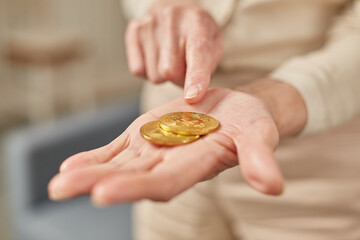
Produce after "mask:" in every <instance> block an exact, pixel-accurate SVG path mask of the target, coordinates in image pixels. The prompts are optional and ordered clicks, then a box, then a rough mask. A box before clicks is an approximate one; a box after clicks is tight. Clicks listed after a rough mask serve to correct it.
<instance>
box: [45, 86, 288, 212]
mask: <svg viewBox="0 0 360 240" xmlns="http://www.w3.org/2000/svg"><path fill="white" fill-rule="evenodd" d="M173 111H186V112H200V113H206V114H209V115H211V116H213V117H215V118H216V119H218V120H219V122H220V124H221V127H220V128H219V129H218V130H217V131H215V132H213V133H211V134H208V135H206V136H203V137H201V138H200V139H199V140H197V141H196V142H193V143H190V144H186V145H180V146H175V147H163V146H157V145H153V144H151V143H149V142H148V141H146V140H144V139H143V138H142V137H141V136H140V133H139V129H140V127H141V126H142V125H143V124H145V123H147V122H150V121H154V120H157V119H158V118H159V117H160V116H162V115H163V114H165V113H169V112H173ZM278 140H279V133H278V130H277V127H276V124H275V122H274V119H273V117H272V115H271V114H270V112H269V110H268V108H267V107H266V105H265V103H264V102H263V101H261V100H260V99H258V98H255V97H253V96H251V95H249V94H246V93H243V92H236V91H232V90H227V89H211V90H209V91H208V92H207V94H206V96H205V99H204V101H201V102H200V103H196V104H192V105H189V104H187V103H185V102H184V100H183V99H177V100H175V101H173V102H170V103H167V104H165V105H163V106H161V107H158V108H156V109H153V110H151V111H149V112H147V113H145V114H143V115H142V116H140V117H139V118H138V119H137V120H135V121H134V122H133V123H132V124H131V125H130V127H129V128H128V129H127V130H126V131H125V132H124V133H123V134H122V135H121V136H120V137H118V138H117V139H115V140H114V141H113V142H112V143H110V144H108V145H106V146H104V147H101V148H99V149H95V150H92V151H89V152H83V153H80V154H77V155H75V156H72V157H70V158H69V159H67V160H66V161H65V162H64V163H63V164H62V166H61V168H60V173H59V174H58V175H57V176H55V177H54V178H53V179H52V181H51V182H50V184H49V195H50V197H51V198H52V199H54V200H65V199H69V198H72V197H75V196H78V195H82V194H90V195H91V197H92V199H93V201H94V203H95V204H99V205H109V204H115V203H120V202H127V201H136V200H140V199H151V200H156V201H167V200H170V199H171V198H173V197H175V196H177V195H178V194H180V193H181V192H183V191H185V190H186V189H188V188H190V187H191V186H193V185H194V184H196V183H198V182H200V181H203V180H206V179H210V178H212V177H214V176H216V175H217V174H219V173H220V172H222V171H224V170H226V169H228V168H231V167H233V166H236V165H238V164H239V165H240V168H241V170H242V173H243V175H244V177H245V179H246V180H247V181H248V182H249V184H250V185H251V186H252V187H253V188H255V189H256V190H258V191H260V192H262V193H265V194H271V195H278V194H280V193H281V192H282V188H283V179H282V175H281V172H280V169H279V168H278V165H277V163H276V161H275V159H274V155H273V152H274V151H275V148H276V146H277V144H278Z"/></svg>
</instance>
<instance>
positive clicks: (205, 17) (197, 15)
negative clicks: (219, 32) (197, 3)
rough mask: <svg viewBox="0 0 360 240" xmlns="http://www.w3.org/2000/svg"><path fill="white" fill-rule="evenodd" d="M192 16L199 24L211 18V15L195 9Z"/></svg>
mask: <svg viewBox="0 0 360 240" xmlns="http://www.w3.org/2000/svg"><path fill="white" fill-rule="evenodd" d="M192 16H193V17H194V19H195V20H196V21H197V22H198V23H202V22H203V21H204V20H208V19H209V18H211V17H210V15H209V13H208V12H207V11H206V10H204V9H201V8H195V9H193V10H192Z"/></svg>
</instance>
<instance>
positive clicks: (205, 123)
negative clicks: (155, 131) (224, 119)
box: [159, 112, 219, 135]
mask: <svg viewBox="0 0 360 240" xmlns="http://www.w3.org/2000/svg"><path fill="white" fill-rule="evenodd" d="M159 122H160V127H161V128H162V129H164V130H166V131H170V132H174V133H178V134H183V135H204V134H208V133H210V132H213V131H215V130H216V129H217V128H218V127H219V122H218V121H217V120H216V119H215V118H212V117H210V116H208V115H206V114H202V113H194V112H174V113H168V114H165V115H163V116H162V117H161V118H160V120H159Z"/></svg>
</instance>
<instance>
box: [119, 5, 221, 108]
mask: <svg viewBox="0 0 360 240" xmlns="http://www.w3.org/2000/svg"><path fill="white" fill-rule="evenodd" d="M126 48H127V56H128V63H129V68H130V71H131V72H132V73H133V74H135V75H137V76H141V77H145V78H148V79H149V80H150V81H151V82H153V83H161V82H164V81H171V82H173V83H175V84H177V85H180V86H184V89H185V100H186V101H187V102H188V103H195V102H198V101H200V100H201V99H202V98H203V97H204V95H205V93H206V90H207V88H208V86H209V82H210V77H211V74H212V73H213V72H214V70H215V69H216V67H217V65H218V63H219V62H220V60H221V58H222V55H223V48H222V41H221V32H220V28H219V27H218V26H217V24H216V23H215V21H214V20H213V19H212V17H211V16H210V15H209V14H208V13H207V12H206V11H205V10H203V9H202V8H201V7H200V6H198V5H197V4H196V3H195V1H192V0H182V1H171V0H162V1H156V2H155V4H154V5H153V6H152V7H151V8H150V10H149V12H148V15H147V16H145V17H143V18H141V19H137V20H134V21H132V22H130V24H129V26H128V28H127V31H126Z"/></svg>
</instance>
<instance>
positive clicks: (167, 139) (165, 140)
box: [140, 121, 200, 146]
mask: <svg viewBox="0 0 360 240" xmlns="http://www.w3.org/2000/svg"><path fill="white" fill-rule="evenodd" d="M159 124H160V123H159V122H158V121H154V122H149V123H146V124H145V125H143V126H142V127H141V128H140V134H141V136H142V137H143V138H144V139H146V140H148V141H150V142H152V143H154V144H158V145H165V146H174V145H181V144H186V143H190V142H193V141H195V140H197V139H198V138H199V137H200V136H199V135H181V134H176V133H173V132H167V131H165V130H163V129H161V128H160V126H159Z"/></svg>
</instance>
